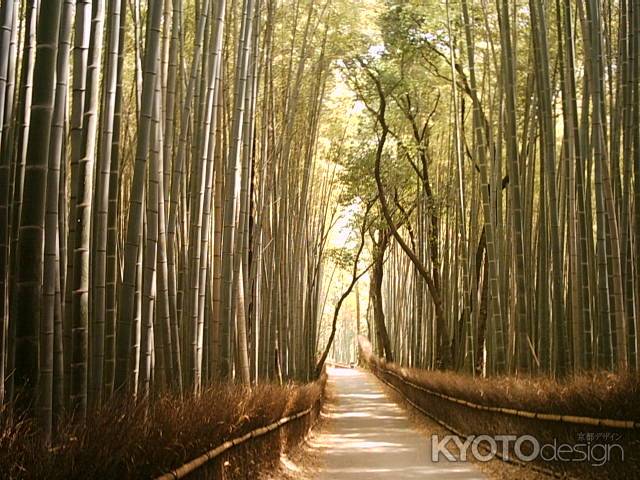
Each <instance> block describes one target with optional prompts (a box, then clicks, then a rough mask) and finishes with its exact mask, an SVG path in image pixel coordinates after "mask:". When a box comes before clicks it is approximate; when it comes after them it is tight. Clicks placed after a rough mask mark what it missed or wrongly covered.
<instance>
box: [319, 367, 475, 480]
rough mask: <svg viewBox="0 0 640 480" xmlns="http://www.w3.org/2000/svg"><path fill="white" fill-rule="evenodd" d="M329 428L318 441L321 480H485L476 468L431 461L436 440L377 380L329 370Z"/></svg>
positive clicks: (359, 373) (365, 374)
mask: <svg viewBox="0 0 640 480" xmlns="http://www.w3.org/2000/svg"><path fill="white" fill-rule="evenodd" d="M328 373H329V389H330V392H331V394H332V395H333V399H332V401H331V403H329V404H328V414H329V419H328V423H327V428H326V429H325V431H324V432H322V433H320V434H319V435H318V436H317V437H316V438H315V439H314V441H313V443H314V444H315V446H316V447H318V448H319V450H320V455H321V459H320V461H321V465H320V467H319V474H318V477H317V478H318V480H382V479H384V480H402V479H406V480H412V479H415V480H417V479H421V480H423V479H431V480H453V479H484V478H486V477H485V476H484V475H483V474H482V473H480V471H479V470H478V469H477V468H476V467H474V465H473V464H470V463H461V462H456V463H452V462H448V461H446V460H444V459H441V461H440V462H438V463H433V462H432V461H431V451H430V443H431V442H430V440H429V439H428V438H427V434H425V433H419V432H418V431H417V430H415V429H414V427H413V426H412V425H411V423H410V422H409V419H408V418H407V416H406V414H405V413H404V411H403V410H402V409H401V408H400V407H399V406H398V405H397V404H396V403H394V402H393V401H392V400H391V399H389V398H388V397H387V396H386V395H385V392H384V390H383V388H382V386H381V383H380V381H379V380H378V379H376V378H375V377H374V376H373V375H372V374H370V373H368V372H364V371H362V370H357V369H346V368H329V369H328Z"/></svg>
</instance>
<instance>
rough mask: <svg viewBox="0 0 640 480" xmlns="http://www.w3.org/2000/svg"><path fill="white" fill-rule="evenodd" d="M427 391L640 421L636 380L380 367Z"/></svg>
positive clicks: (603, 374)
mask: <svg viewBox="0 0 640 480" xmlns="http://www.w3.org/2000/svg"><path fill="white" fill-rule="evenodd" d="M384 366H385V368H387V369H389V370H392V371H395V372H396V373H398V374H400V375H402V376H403V377H405V378H406V379H408V380H410V381H412V382H414V383H416V384H418V385H421V386H423V387H425V388H427V389H429V390H433V391H436V392H439V393H443V394H446V395H450V396H452V397H455V398H459V399H463V400H468V401H470V402H473V403H477V404H479V405H486V406H500V407H506V408H514V409H517V410H526V411H533V412H544V413H556V414H573V415H582V416H588V417H595V418H611V419H621V420H635V421H640V376H638V375H637V374H632V373H628V374H614V373H611V372H591V373H583V374H580V375H575V376H572V377H569V378H567V379H564V380H554V379H552V378H547V377H525V376H522V377H507V376H501V377H492V378H473V377H471V376H470V375H465V374H461V373H456V372H448V371H442V372H440V371H424V370H417V369H407V368H401V367H398V366H397V365H393V364H391V365H384Z"/></svg>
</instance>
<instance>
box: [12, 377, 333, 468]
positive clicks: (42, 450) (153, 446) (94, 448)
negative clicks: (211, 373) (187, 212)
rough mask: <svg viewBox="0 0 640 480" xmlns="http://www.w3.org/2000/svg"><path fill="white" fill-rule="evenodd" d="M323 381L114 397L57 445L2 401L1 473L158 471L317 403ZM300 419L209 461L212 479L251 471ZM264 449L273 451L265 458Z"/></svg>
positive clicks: (288, 439) (287, 439)
mask: <svg viewBox="0 0 640 480" xmlns="http://www.w3.org/2000/svg"><path fill="white" fill-rule="evenodd" d="M324 382H325V379H324V378H323V379H322V380H321V381H318V382H316V383H313V384H309V385H293V384H292V385H287V386H278V385H258V386H256V387H253V388H252V389H248V388H246V387H243V386H238V385H214V386H212V387H210V388H209V389H208V390H206V391H204V392H203V393H202V395H200V396H198V397H195V396H189V397H186V398H185V397H183V398H180V397H177V396H173V395H167V396H164V397H161V398H157V399H154V400H150V401H144V402H132V401H131V400H128V399H121V400H115V401H112V402H110V403H109V404H108V405H107V406H105V407H104V408H102V409H101V410H100V411H97V412H94V413H93V414H91V415H89V417H88V418H87V421H86V422H85V423H84V424H81V423H78V422H67V427H66V429H65V431H64V432H61V433H60V435H59V440H58V441H57V442H56V444H55V446H54V448H52V449H47V448H46V447H44V446H43V445H42V444H41V442H40V436H39V434H38V432H37V430H36V428H35V426H34V423H33V422H32V421H31V420H29V419H26V418H24V417H23V418H18V417H16V415H15V414H13V412H12V410H11V409H10V408H5V409H4V410H3V411H2V412H0V477H2V478H20V479H29V478H47V479H51V480H56V479H61V480H62V479H65V480H67V479H76V478H77V479H81V478H82V479H84V478H101V479H110V478H113V479H122V478H153V477H155V476H157V475H159V474H161V473H163V472H166V471H168V470H170V469H173V468H176V467H178V466H180V465H182V464H183V463H185V462H187V461H189V460H191V459H193V458H195V457H197V456H199V455H201V454H203V453H204V452H205V451H208V450H210V449H211V448H213V447H215V446H217V445H219V444H221V443H223V442H224V441H226V440H229V439H232V438H235V437H238V436H241V435H243V434H245V433H247V432H250V431H252V430H254V429H256V428H259V427H261V426H264V425H268V424H270V423H273V422H274V421H276V420H278V419H280V418H282V417H283V416H287V415H290V414H293V413H297V412H299V411H302V410H305V409H307V408H309V407H311V406H315V407H316V410H318V409H319V406H320V404H321V402H322V397H323V394H324ZM299 422H300V423H302V425H299V426H296V425H293V424H289V425H290V426H288V427H287V428H285V429H282V430H286V431H287V432H286V434H283V432H279V431H277V432H274V433H270V434H268V435H266V436H265V437H263V438H261V439H260V440H254V441H253V442H249V443H255V445H247V446H245V447H242V448H234V449H232V450H231V451H229V452H228V453H227V454H225V455H224V458H221V462H219V463H220V464H221V465H222V467H223V468H211V469H209V468H207V470H209V471H210V472H209V474H208V475H206V476H207V478H247V477H246V474H247V471H248V470H255V471H256V472H257V471H258V470H259V469H261V468H263V467H264V466H265V465H264V463H269V462H271V461H272V460H273V458H271V457H275V458H277V457H279V454H280V451H281V449H282V448H283V447H285V448H286V446H287V445H289V444H291V443H295V441H296V440H298V438H294V437H298V436H299V435H302V436H303V435H304V433H306V428H307V426H308V425H307V424H308V423H309V420H307V419H306V418H305V419H304V420H300V421H296V422H293V423H299ZM299 430H304V431H302V432H300V431H299ZM256 451H257V453H260V455H256ZM265 452H273V454H270V455H267V456H266V457H265V456H264V455H263V454H264V453H265ZM252 453H253V454H252ZM211 472H215V473H214V474H211ZM238 475H240V476H239V477H238Z"/></svg>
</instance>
